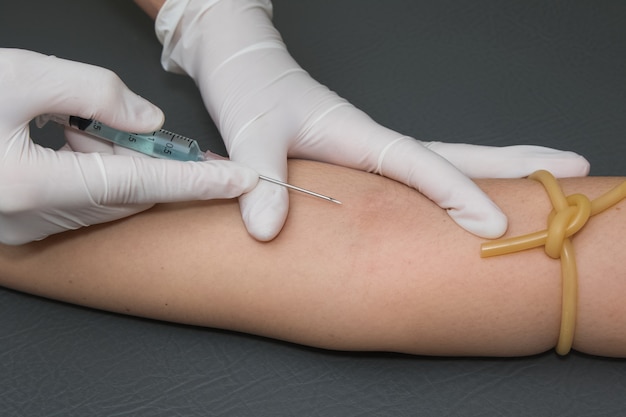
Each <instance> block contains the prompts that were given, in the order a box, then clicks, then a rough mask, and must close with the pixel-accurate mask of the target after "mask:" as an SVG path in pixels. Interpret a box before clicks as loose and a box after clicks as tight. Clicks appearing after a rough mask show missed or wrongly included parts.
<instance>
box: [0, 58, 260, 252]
mask: <svg viewBox="0 0 626 417" xmlns="http://www.w3.org/2000/svg"><path fill="white" fill-rule="evenodd" d="M44 113H60V114H67V115H78V116H82V117H85V118H94V119H98V120H100V121H102V122H104V123H106V124H109V125H111V126H114V127H116V128H118V129H122V130H127V131H133V132H147V131H153V130H156V129H158V128H159V127H160V126H161V124H162V123H163V113H162V112H161V111H160V110H159V109H158V108H156V107H155V106H154V105H152V104H150V103H149V102H147V101H146V100H144V99H142V98H141V97H139V96H137V95H135V94H134V93H132V92H131V91H130V90H129V89H128V88H127V87H126V86H125V85H124V84H123V83H122V81H121V80H120V79H119V78H118V77H117V76H116V75H115V74H113V73H112V72H111V71H108V70H105V69H102V68H98V67H94V66H91V65H86V64H79V63H76V62H71V61H67V60H63V59H58V58H55V57H51V56H45V55H41V54H38V53H35V52H30V51H24V50H19V49H0V141H2V146H1V147H0V159H1V162H0V196H1V197H0V242H2V243H5V244H22V243H26V242H29V241H33V240H39V239H43V238H45V237H46V236H48V235H51V234H53V233H58V232H62V231H64V230H68V229H76V228H79V227H81V226H87V225H91V224H95V223H103V222H107V221H110V220H115V219H119V218H122V217H125V216H129V215H131V214H134V213H137V212H140V211H142V210H145V209H147V208H149V207H150V206H152V205H153V204H155V203H157V202H172V201H180V200H192V199H212V198H230V197H236V196H239V195H240V194H241V193H244V192H246V191H248V190H250V189H252V188H253V187H254V186H255V185H256V183H257V181H258V174H257V173H256V172H255V171H253V170H252V169H250V168H247V167H244V166H242V165H239V164H237V163H234V162H229V161H211V162H175V161H164V160H158V159H153V158H143V157H136V156H127V155H126V156H121V155H113V152H114V151H115V150H114V148H113V147H112V146H110V145H108V144H105V143H103V142H99V141H97V140H95V139H89V140H87V139H86V138H84V137H82V138H81V137H80V136H81V135H78V136H75V137H74V142H75V143H78V144H79V145H80V146H81V147H82V149H81V151H86V152H92V151H98V152H97V153H77V152H73V151H72V149H71V147H69V146H66V147H64V148H63V149H62V150H59V151H54V150H52V149H49V148H44V147H42V146H38V145H36V144H35V143H33V142H32V141H31V139H30V133H29V122H30V121H31V120H32V119H33V118H35V117H36V116H38V115H41V114H44Z"/></svg>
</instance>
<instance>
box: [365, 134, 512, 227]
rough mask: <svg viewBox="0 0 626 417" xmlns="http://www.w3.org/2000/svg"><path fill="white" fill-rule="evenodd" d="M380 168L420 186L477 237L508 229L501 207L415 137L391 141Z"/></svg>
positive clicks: (412, 185) (460, 224)
mask: <svg viewBox="0 0 626 417" xmlns="http://www.w3.org/2000/svg"><path fill="white" fill-rule="evenodd" d="M377 171H378V173H379V174H381V175H384V176H386V177H389V178H392V179H395V180H397V181H400V182H403V183H405V184H407V185H410V186H411V187H413V188H415V189H417V190H418V191H419V192H421V193H422V194H424V195H425V196H426V197H428V198H430V199H431V200H433V201H434V202H435V203H437V205H439V206H440V207H441V208H443V209H446V210H447V212H448V214H449V215H450V217H451V218H452V219H453V220H454V221H455V222H456V223H457V224H459V226H461V227H462V228H464V229H465V230H467V231H469V232H471V233H473V234H475V235H477V236H480V237H484V238H496V237H499V236H501V235H502V234H504V232H505V231H506V228H507V219H506V216H505V215H504V213H502V211H501V210H500V209H499V208H498V206H496V204H495V203H493V202H492V201H491V199H490V198H489V197H488V196H487V195H486V194H485V193H484V192H483V191H482V190H481V189H480V188H479V187H478V186H477V185H476V184H475V183H474V182H473V181H472V180H470V179H469V178H468V177H466V176H465V175H464V174H463V173H462V172H461V171H459V170H458V169H457V168H456V167H454V166H453V165H452V164H451V163H450V162H448V161H447V160H446V159H444V158H443V157H441V156H440V155H438V154H436V153H434V152H432V151H430V150H429V149H427V148H425V147H424V146H422V145H421V144H420V143H419V142H418V141H416V140H415V139H412V138H409V137H401V138H398V139H396V140H395V141H392V142H390V143H389V144H388V145H387V147H386V148H385V149H384V150H383V154H381V156H380V158H379V164H378V170H377Z"/></svg>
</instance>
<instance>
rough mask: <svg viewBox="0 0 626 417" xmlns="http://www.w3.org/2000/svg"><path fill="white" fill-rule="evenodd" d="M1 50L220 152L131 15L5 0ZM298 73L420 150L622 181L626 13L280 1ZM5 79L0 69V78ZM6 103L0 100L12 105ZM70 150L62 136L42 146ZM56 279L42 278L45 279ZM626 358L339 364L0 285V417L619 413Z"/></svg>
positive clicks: (305, 351) (587, 5) (551, 5)
mask: <svg viewBox="0 0 626 417" xmlns="http://www.w3.org/2000/svg"><path fill="white" fill-rule="evenodd" d="M2 3H3V4H2V5H1V6H0V46H3V47H20V48H26V49H32V50H36V51H40V52H44V53H49V54H54V55H57V56H60V57H63V58H69V59H74V60H78V61H84V62H88V63H91V64H96V65H100V66H104V67H107V68H110V69H112V70H113V71H115V72H116V73H118V74H119V75H120V77H121V78H122V79H123V80H124V81H125V82H126V83H127V84H128V85H129V86H130V87H131V88H132V89H133V90H134V91H136V92H137V93H139V94H141V95H143V96H144V97H147V98H148V99H150V100H152V101H153V102H155V103H156V104H157V105H159V106H160V107H161V108H163V109H164V111H165V113H166V115H167V121H166V126H165V127H166V128H167V129H169V130H173V131H176V132H178V133H181V134H184V135H187V136H190V137H194V138H197V139H199V140H200V142H201V144H202V146H203V148H211V149H213V150H215V151H217V152H220V153H222V154H224V153H225V151H224V147H223V145H222V144H221V141H220V138H219V134H218V133H217V130H216V129H215V126H214V125H213V123H212V122H211V120H210V118H209V116H208V115H207V113H206V112H205V110H204V108H203V105H202V102H201V98H200V96H199V93H198V92H197V90H196V88H195V86H194V84H193V82H192V81H191V80H189V79H187V78H185V77H183V76H178V75H173V74H167V73H165V72H164V71H162V70H161V68H160V65H159V54H160V45H159V44H158V41H157V40H156V38H155V37H154V31H153V26H152V22H151V20H150V19H149V18H147V17H146V16H144V15H143V14H142V12H141V11H140V10H139V9H138V8H137V7H136V6H134V4H133V3H132V2H130V1H105V0H99V1H84V0H63V1H54V2H52V1H43V0H31V1H20V2H8V1H3V2H2ZM274 6H275V23H276V25H277V27H278V28H279V30H280V31H281V33H282V34H283V37H284V38H285V41H286V43H287V45H288V47H289V49H290V51H291V53H292V54H293V55H294V57H295V58H296V59H297V60H298V61H299V63H300V64H301V65H302V66H303V67H304V68H305V69H307V70H308V71H309V72H310V73H311V74H312V75H313V76H314V77H315V78H317V79H318V80H319V81H320V82H322V83H324V84H326V85H328V86H329V87H331V88H332V89H334V90H336V91H338V92H339V93H340V94H341V95H343V96H344V97H346V98H348V99H349V100H350V101H352V102H353V103H354V104H356V105H357V106H359V107H361V108H362V109H363V110H365V111H366V112H367V113H369V114H370V115H371V116H372V117H373V118H375V119H376V120H378V121H379V122H380V123H382V124H385V125H387V126H389V127H391V128H394V129H396V130H398V131H401V132H403V133H406V134H408V135H411V136H414V137H416V138H420V139H427V140H442V141H448V142H468V143H476V144H487V145H510V144H542V145H545V146H551V147H556V148H562V149H571V150H575V151H577V152H579V153H582V154H584V155H585V156H586V157H587V158H588V159H589V160H590V162H591V163H592V174H593V175H626V165H625V164H624V163H623V155H624V151H625V150H626V149H625V144H624V143H625V142H624V140H623V137H624V134H625V132H626V120H625V117H624V115H625V114H626V84H625V83H624V74H626V59H625V53H626V24H625V22H626V4H625V3H624V2H622V1H599V2H592V1H567V2H566V1H527V0H519V1H495V0H493V1H488V0H478V1H471V2H470V1H467V2H466V1H441V0H431V1H416V0H386V1H385V2H381V1H363V0H343V1H330V0H298V1H293V0H291V1H289V0H275V1H274ZM0 71H1V69H0ZM0 94H1V92H0ZM33 135H34V136H35V138H36V140H37V141H39V142H41V143H43V144H47V145H49V146H59V145H60V143H61V141H62V138H61V136H60V131H59V130H58V129H55V128H50V127H49V128H46V129H44V130H42V131H35V132H33ZM41 268H46V265H41ZM625 392H626V362H624V361H623V360H613V359H606V358H597V357H591V356H586V355H582V354H578V353H573V354H571V355H570V356H568V357H566V358H560V357H557V356H556V355H555V354H554V353H553V352H548V353H545V354H542V355H538V356H534V357H527V358H513V359H484V358H478V359H477V358H427V357H411V356H404V355H396V354H363V353H341V352H328V351H323V350H317V349H311V348H307V347H302V346H297V345H292V344H288V343H283V342H277V341H273V340H268V339H263V338H258V337H254V336H249V335H243V334H238V333H234V332H228V331H217V330H212V329H203V328H194V327H188V326H180V325H174V324H169V323H161V322H155V321H150V320H144V319H138V318H134V317H126V316H121V315H115V314H110V313H105V312H100V311H94V310H90V309H85V308H81V307H76V306H72V305H67V304H63V303H58V302H55V301H50V300H45V299H41V298H37V297H33V296H29V295H25V294H20V293H17V292H14V291H10V290H5V289H0V415H7V416H13V415H15V416H37V415H42V416H43V415H45V416H72V415H82V416H84V415H89V416H100V415H102V416H130V415H142V416H143V415H145V416H150V415H155V416H156V415H162V416H176V415H181V416H206V415H236V416H260V415H272V416H281V415H320V416H374V415H381V416H383V415H389V416H413V415H437V416H482V415H489V416H499V415H503V416H509V415H510V416H521V415H527V416H560V415H563V416H573V415H577V416H609V415H623V414H624V411H625V410H626V396H624V393H625Z"/></svg>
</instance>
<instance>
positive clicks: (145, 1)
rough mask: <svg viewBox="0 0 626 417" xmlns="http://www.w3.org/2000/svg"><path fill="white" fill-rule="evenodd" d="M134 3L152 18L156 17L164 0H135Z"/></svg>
mask: <svg viewBox="0 0 626 417" xmlns="http://www.w3.org/2000/svg"><path fill="white" fill-rule="evenodd" d="M135 3H136V4H137V5H138V6H139V7H141V8H142V9H143V11H144V12H146V14H147V15H148V16H150V17H151V18H152V19H156V17H157V14H158V13H159V10H161V7H163V4H164V3H165V0H135Z"/></svg>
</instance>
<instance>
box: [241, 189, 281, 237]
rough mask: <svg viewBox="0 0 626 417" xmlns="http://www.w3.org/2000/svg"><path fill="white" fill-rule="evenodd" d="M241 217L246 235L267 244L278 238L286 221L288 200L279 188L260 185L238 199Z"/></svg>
mask: <svg viewBox="0 0 626 417" xmlns="http://www.w3.org/2000/svg"><path fill="white" fill-rule="evenodd" d="M239 204H240V206H241V215H242V218H243V222H244V224H245V225H246V229H247V230H248V233H249V234H250V235H251V236H252V237H254V238H255V239H256V240H259V241H261V242H268V241H270V240H273V239H274V238H276V236H278V234H279V233H280V231H281V230H282V228H283V226H284V224H285V221H286V219H287V213H288V210H289V198H288V195H287V191H286V190H284V189H282V188H281V187H279V186H276V185H272V184H266V183H260V184H258V185H257V187H256V188H255V189H254V190H252V191H251V192H250V193H248V194H244V195H242V196H241V197H240V198H239Z"/></svg>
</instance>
